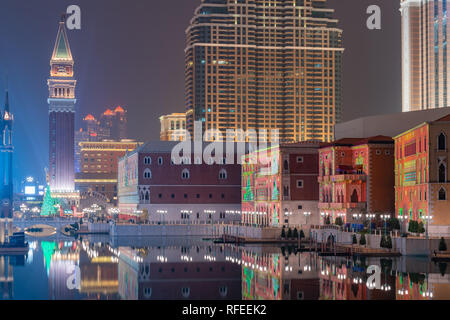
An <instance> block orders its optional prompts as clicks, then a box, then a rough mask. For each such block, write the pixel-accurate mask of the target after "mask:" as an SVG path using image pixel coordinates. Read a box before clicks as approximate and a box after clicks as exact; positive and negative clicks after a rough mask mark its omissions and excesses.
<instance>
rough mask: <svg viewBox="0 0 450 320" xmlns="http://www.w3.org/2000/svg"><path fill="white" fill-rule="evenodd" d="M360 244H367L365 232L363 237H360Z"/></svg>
mask: <svg viewBox="0 0 450 320" xmlns="http://www.w3.org/2000/svg"><path fill="white" fill-rule="evenodd" d="M359 244H360V245H362V246H365V245H366V235H365V234H364V233H362V234H361V237H360V238H359Z"/></svg>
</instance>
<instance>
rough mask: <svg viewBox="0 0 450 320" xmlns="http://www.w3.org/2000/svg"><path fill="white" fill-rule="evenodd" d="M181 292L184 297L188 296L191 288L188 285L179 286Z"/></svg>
mask: <svg viewBox="0 0 450 320" xmlns="http://www.w3.org/2000/svg"><path fill="white" fill-rule="evenodd" d="M181 294H182V295H183V297H184V298H189V296H190V294H191V289H190V288H188V287H184V288H181Z"/></svg>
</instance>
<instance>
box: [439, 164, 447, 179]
mask: <svg viewBox="0 0 450 320" xmlns="http://www.w3.org/2000/svg"><path fill="white" fill-rule="evenodd" d="M446 171H447V168H446V167H445V164H443V163H441V164H440V165H439V182H440V183H445V182H446V181H447V172H446Z"/></svg>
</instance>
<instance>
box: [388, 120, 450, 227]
mask: <svg viewBox="0 0 450 320" xmlns="http://www.w3.org/2000/svg"><path fill="white" fill-rule="evenodd" d="M449 136H450V115H448V116H445V117H443V118H441V119H438V120H436V121H432V122H425V123H423V124H421V125H419V126H417V127H415V128H412V129H411V130H408V131H406V132H404V133H402V134H400V135H398V136H396V137H395V138H394V139H395V211H396V215H397V216H398V217H405V218H403V220H405V219H406V221H408V222H409V221H411V220H415V221H419V222H420V221H422V222H423V223H424V224H425V225H426V222H427V221H426V217H431V218H432V219H431V220H429V222H428V224H429V230H428V231H429V233H430V234H435V235H441V236H445V235H448V234H450V232H449V231H450V202H449V200H448V195H449V192H450V184H449V179H448V161H449V156H450V154H449V149H448V137H449Z"/></svg>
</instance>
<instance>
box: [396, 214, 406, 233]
mask: <svg viewBox="0 0 450 320" xmlns="http://www.w3.org/2000/svg"><path fill="white" fill-rule="evenodd" d="M398 219H399V220H400V221H401V222H402V230H403V231H402V233H406V232H407V231H408V230H406V222H407V221H408V217H407V216H398Z"/></svg>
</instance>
